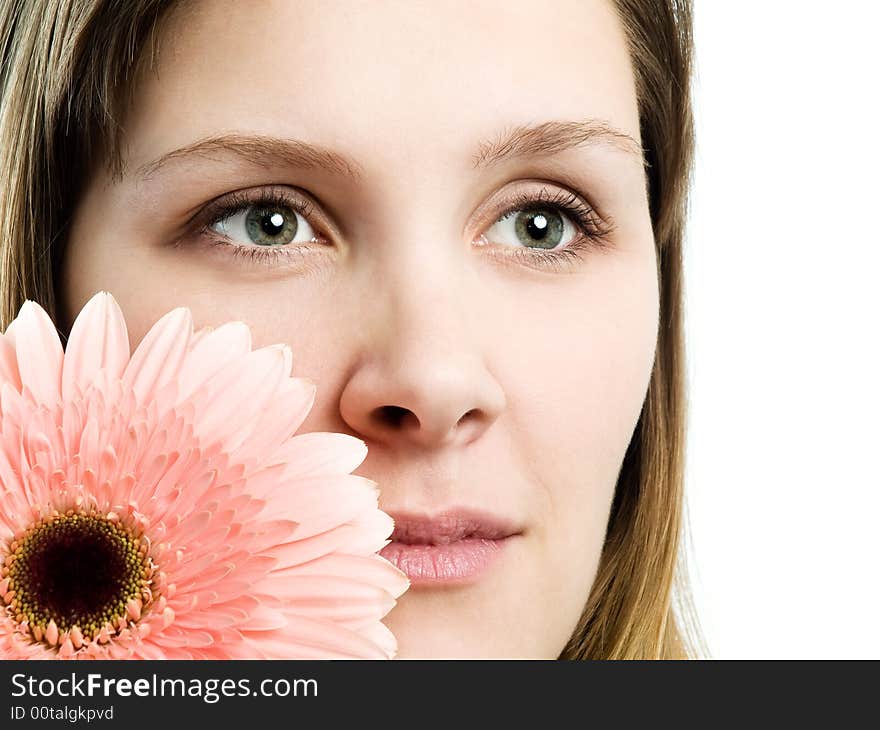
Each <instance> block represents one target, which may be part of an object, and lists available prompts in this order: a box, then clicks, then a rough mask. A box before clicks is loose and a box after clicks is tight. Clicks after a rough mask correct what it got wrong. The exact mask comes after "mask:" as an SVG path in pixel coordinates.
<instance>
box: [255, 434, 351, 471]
mask: <svg viewBox="0 0 880 730" xmlns="http://www.w3.org/2000/svg"><path fill="white" fill-rule="evenodd" d="M366 458H367V445H366V443H364V441H363V440H362V439H359V438H357V437H356V436H349V435H348V434H345V433H333V432H328V431H314V432H312V433H303V434H298V435H297V436H294V437H293V438H291V439H290V440H288V441H287V442H286V443H285V444H284V445H283V446H281V447H280V448H279V449H277V450H276V451H275V453H273V454H272V456H271V457H270V458H269V459H268V461H267V463H268V464H277V463H279V462H286V463H287V464H288V467H287V471H286V474H287V475H290V476H296V477H301V476H303V477H305V476H315V475H319V474H350V473H351V472H353V471H354V470H355V469H357V467H358V466H360V465H361V464H362V463H363V461H364V459H366Z"/></svg>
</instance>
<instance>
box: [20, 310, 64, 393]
mask: <svg viewBox="0 0 880 730" xmlns="http://www.w3.org/2000/svg"><path fill="white" fill-rule="evenodd" d="M15 356H16V360H17V362H18V371H19V373H20V375H21V385H22V388H25V387H26V388H28V390H30V391H31V393H33V395H34V397H35V398H36V399H37V401H38V402H41V403H44V404H46V405H48V406H50V407H54V405H55V403H56V402H57V401H58V397H59V395H60V394H61V363H62V361H63V359H64V349H63V348H62V347H61V340H60V339H59V337H58V331H57V330H56V329H55V325H54V324H53V323H52V319H51V318H50V317H49V315H48V314H46V311H45V310H44V309H43V308H42V307H41V306H40V305H39V304H37V303H36V302H33V301H31V300H30V299H28V300H27V301H25V303H24V304H22V305H21V309H20V310H19V312H18V317H16V324H15Z"/></svg>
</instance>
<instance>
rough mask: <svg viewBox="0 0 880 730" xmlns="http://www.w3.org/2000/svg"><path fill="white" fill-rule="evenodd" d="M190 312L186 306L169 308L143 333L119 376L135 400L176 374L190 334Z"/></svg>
mask: <svg viewBox="0 0 880 730" xmlns="http://www.w3.org/2000/svg"><path fill="white" fill-rule="evenodd" d="M192 330H193V324H192V313H191V312H190V310H189V309H187V308H186V307H178V308H177V309H173V310H171V311H170V312H168V314H166V315H165V316H164V317H162V318H161V319H160V320H159V321H158V322H156V324H154V325H153V326H152V327H151V328H150V331H149V332H147V334H146V335H145V336H144V338H143V340H141V342H140V344H139V345H138V346H137V348H136V349H135V351H134V354H133V355H132V356H131V360H130V361H129V363H128V365H127V367H126V368H125V373H124V374H123V377H122V383H123V386H125V387H126V388H131V389H132V390H133V391H134V393H135V395H136V396H137V399H138V402H139V403H145V402H146V401H148V400H149V398H150V395H151V394H152V393H154V392H156V391H158V390H159V389H161V388H162V386H164V385H165V384H166V383H168V382H169V381H170V380H171V379H172V378H175V377H177V372H178V369H179V367H180V365H181V363H182V362H183V359H184V357H185V355H186V352H187V348H188V347H189V339H190V337H191V336H192Z"/></svg>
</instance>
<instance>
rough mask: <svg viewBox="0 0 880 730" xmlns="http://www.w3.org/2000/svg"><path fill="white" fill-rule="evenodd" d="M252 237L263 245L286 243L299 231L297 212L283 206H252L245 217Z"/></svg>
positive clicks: (255, 241) (246, 225)
mask: <svg viewBox="0 0 880 730" xmlns="http://www.w3.org/2000/svg"><path fill="white" fill-rule="evenodd" d="M245 228H246V229H247V232H248V235H249V236H250V239H251V240H252V241H253V242H254V243H256V244H258V245H261V246H272V245H276V244H279V245H285V244H288V243H290V242H291V241H292V240H293V239H294V238H295V237H296V232H297V228H298V226H297V221H296V214H295V213H294V212H293V211H291V210H287V209H283V208H259V207H252V208H251V209H250V210H249V211H248V214H247V216H246V217H245Z"/></svg>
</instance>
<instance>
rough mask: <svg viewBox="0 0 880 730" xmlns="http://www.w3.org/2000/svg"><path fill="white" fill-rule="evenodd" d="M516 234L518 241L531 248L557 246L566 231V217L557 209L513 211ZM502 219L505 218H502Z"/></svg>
mask: <svg viewBox="0 0 880 730" xmlns="http://www.w3.org/2000/svg"><path fill="white" fill-rule="evenodd" d="M513 213H517V215H516V219H515V220H514V234H515V235H516V238H517V241H519V242H520V243H521V244H522V245H523V246H527V247H529V248H556V247H557V246H559V244H560V243H561V242H562V237H563V235H564V233H565V218H564V217H563V216H562V215H560V214H559V213H558V212H557V211H554V210H549V209H546V208H537V209H533V210H523V211H519V212H517V211H513V212H512V213H509V214H508V216H510V215H513ZM502 220H504V219H503V218H502Z"/></svg>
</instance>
